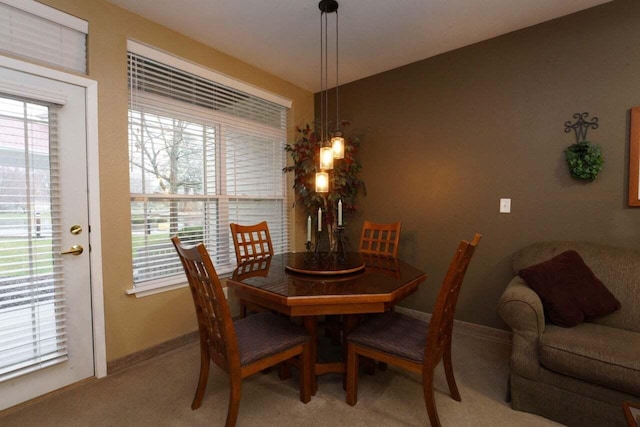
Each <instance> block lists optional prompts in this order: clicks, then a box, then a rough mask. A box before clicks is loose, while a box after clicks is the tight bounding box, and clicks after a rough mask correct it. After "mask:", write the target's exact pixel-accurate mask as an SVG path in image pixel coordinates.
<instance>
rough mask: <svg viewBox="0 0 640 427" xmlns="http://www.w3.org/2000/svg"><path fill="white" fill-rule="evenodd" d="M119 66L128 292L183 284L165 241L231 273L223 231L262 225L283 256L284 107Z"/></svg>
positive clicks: (161, 72) (186, 75)
mask: <svg viewBox="0 0 640 427" xmlns="http://www.w3.org/2000/svg"><path fill="white" fill-rule="evenodd" d="M172 60H173V61H174V62H175V57H173V58H172ZM128 61H129V93H130V97H129V149H130V151H129V162H130V170H129V172H130V184H131V230H132V242H133V247H132V251H133V263H134V283H135V285H136V286H145V285H146V284H147V283H149V282H156V281H160V282H162V281H167V284H169V283H177V282H184V273H183V272H182V266H181V264H180V261H179V259H178V257H177V256H176V254H175V250H174V249H173V246H172V245H171V242H170V240H169V239H170V237H171V236H172V235H178V236H180V237H181V239H182V240H183V241H187V242H191V243H195V242H199V241H203V242H204V243H205V244H206V245H207V247H208V249H209V252H210V253H211V255H212V258H213V261H214V263H215V264H216V268H217V270H218V272H219V273H224V272H229V271H231V270H233V269H234V268H235V265H236V261H235V252H234V249H233V241H232V237H231V233H230V230H229V224H230V223H231V222H236V223H240V224H245V225H248V224H255V223H257V222H260V221H264V220H266V221H267V223H268V225H269V230H270V234H271V238H272V240H273V246H274V250H275V251H276V252H277V253H281V252H286V251H287V250H288V241H289V239H288V228H287V214H286V213H287V209H286V203H287V199H286V180H285V176H284V174H283V172H282V169H283V168H284V167H285V162H286V158H285V151H284V145H285V143H286V126H287V111H288V110H287V108H286V107H284V106H282V105H279V104H277V103H274V102H271V101H270V100H266V99H263V98H260V97H258V96H255V95H252V94H248V93H245V92H242V91H239V90H237V89H234V88H231V87H228V86H226V85H224V84H221V83H218V82H216V81H213V80H210V79H209V78H206V77H202V76H200V75H197V74H194V73H192V72H189V71H185V70H183V69H179V68H176V67H174V66H169V65H167V64H165V63H163V62H161V61H158V60H155V59H150V58H148V57H145V56H142V55H140V54H137V53H135V52H129V53H128ZM193 67H194V66H193V64H189V68H190V69H193Z"/></svg>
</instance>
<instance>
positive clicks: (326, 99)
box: [323, 11, 329, 142]
mask: <svg viewBox="0 0 640 427" xmlns="http://www.w3.org/2000/svg"><path fill="white" fill-rule="evenodd" d="M328 15H329V14H328V13H327V12H326V11H325V13H324V91H325V92H324V102H325V107H324V120H325V124H324V132H325V138H326V139H325V141H328V140H329V40H328V37H329V36H328V33H329V18H328ZM323 142H324V141H323Z"/></svg>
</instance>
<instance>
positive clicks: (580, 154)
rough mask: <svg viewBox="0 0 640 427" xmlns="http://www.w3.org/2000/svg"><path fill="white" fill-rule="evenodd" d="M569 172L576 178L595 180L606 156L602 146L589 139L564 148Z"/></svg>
mask: <svg viewBox="0 0 640 427" xmlns="http://www.w3.org/2000/svg"><path fill="white" fill-rule="evenodd" d="M564 152H565V154H566V156H567V163H568V164H569V172H570V173H571V176H572V177H574V178H576V179H581V180H584V181H593V180H594V179H596V177H597V176H598V173H600V171H601V170H602V165H603V164H604V156H603V155H602V150H600V147H599V146H597V145H594V144H591V143H589V141H582V142H578V143H577V144H573V145H571V146H569V147H568V148H567V149H566V150H564Z"/></svg>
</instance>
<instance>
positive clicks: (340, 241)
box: [335, 226, 347, 264]
mask: <svg viewBox="0 0 640 427" xmlns="http://www.w3.org/2000/svg"><path fill="white" fill-rule="evenodd" d="M335 234H336V250H335V252H336V260H337V261H338V263H340V264H344V263H346V262H347V251H346V248H345V241H344V239H345V237H344V226H339V227H336V231H335Z"/></svg>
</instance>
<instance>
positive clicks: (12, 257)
mask: <svg viewBox="0 0 640 427" xmlns="http://www.w3.org/2000/svg"><path fill="white" fill-rule="evenodd" d="M56 110H57V107H55V106H51V105H42V104H38V103H33V102H30V101H26V100H21V99H17V98H8V97H0V188H2V192H1V193H0V217H2V221H0V325H1V326H2V327H1V328H0V381H5V380H8V379H11V378H14V377H16V376H18V375H22V374H25V373H28V372H31V371H34V370H37V369H40V368H43V367H46V366H50V365H52V364H55V363H60V362H62V361H64V360H67V347H66V329H65V312H66V309H65V303H64V277H63V276H62V267H61V260H60V255H59V252H60V234H59V231H58V230H60V224H59V220H60V214H59V207H60V202H59V193H58V154H57V146H58V141H57V131H56V129H57V114H56Z"/></svg>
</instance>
